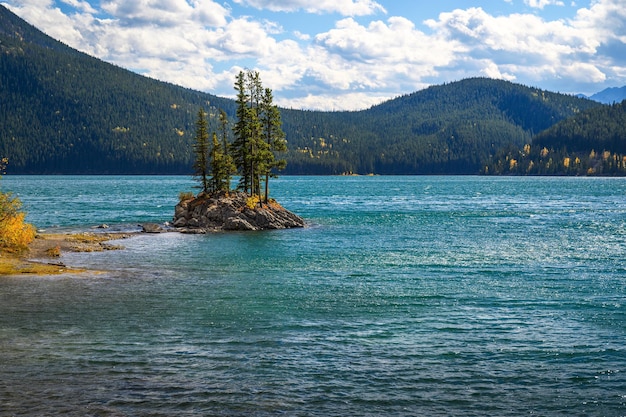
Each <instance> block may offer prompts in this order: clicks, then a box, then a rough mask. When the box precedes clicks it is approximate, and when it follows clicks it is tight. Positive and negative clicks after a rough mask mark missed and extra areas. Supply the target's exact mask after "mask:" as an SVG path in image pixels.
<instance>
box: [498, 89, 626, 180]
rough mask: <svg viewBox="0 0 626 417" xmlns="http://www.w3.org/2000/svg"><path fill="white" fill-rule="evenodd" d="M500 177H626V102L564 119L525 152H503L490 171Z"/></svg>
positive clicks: (519, 150)
mask: <svg viewBox="0 0 626 417" xmlns="http://www.w3.org/2000/svg"><path fill="white" fill-rule="evenodd" d="M489 170H491V173H498V174H523V175H528V174H534V175H626V100H624V101H623V102H622V103H620V104H613V105H611V106H601V107H595V108H592V109H589V110H586V111H584V112H581V113H579V114H577V115H576V116H574V117H571V118H568V119H566V120H563V121H561V122H559V123H557V124H556V125H554V126H552V127H550V128H548V129H546V130H544V131H543V132H541V133H539V134H538V135H537V136H535V137H534V138H533V141H532V144H529V145H527V146H525V147H524V148H522V149H509V150H507V151H502V152H500V153H499V155H497V156H496V157H495V158H494V159H493V160H492V161H491V162H490V163H489V164H487V171H489Z"/></svg>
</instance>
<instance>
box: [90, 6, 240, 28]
mask: <svg viewBox="0 0 626 417" xmlns="http://www.w3.org/2000/svg"><path fill="white" fill-rule="evenodd" d="M101 7H102V9H103V10H104V11H106V12H107V13H109V14H110V15H111V16H113V17H114V18H115V19H117V20H119V21H120V22H121V23H122V24H126V25H137V24H145V25H158V26H176V25H180V24H182V23H184V22H187V21H193V22H196V23H200V24H203V25H206V26H223V25H225V24H226V17H227V16H228V13H229V12H228V10H226V9H225V8H224V7H223V6H221V5H219V4H218V3H215V2H213V1H200V0H193V1H191V2H187V1H186V0H160V1H158V2H154V1H151V0H135V1H126V0H103V1H102V2H101Z"/></svg>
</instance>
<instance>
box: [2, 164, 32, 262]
mask: <svg viewBox="0 0 626 417" xmlns="http://www.w3.org/2000/svg"><path fill="white" fill-rule="evenodd" d="M6 162H7V161H6V159H2V160H0V170H3V169H4V166H6ZM21 207H22V202H21V201H20V200H19V199H18V198H17V197H13V195H12V194H11V193H6V192H2V191H0V250H5V251H9V252H18V251H21V250H24V249H26V248H27V247H28V244H29V243H30V242H32V241H33V239H34V238H35V228H34V227H33V226H32V225H30V224H28V223H25V222H24V218H25V216H26V215H25V214H24V212H22V211H20V208H21Z"/></svg>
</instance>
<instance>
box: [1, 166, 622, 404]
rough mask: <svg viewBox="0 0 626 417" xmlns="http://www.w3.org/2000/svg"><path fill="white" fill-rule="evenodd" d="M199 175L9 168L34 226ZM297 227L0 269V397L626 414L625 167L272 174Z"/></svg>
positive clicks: (167, 207)
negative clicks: (77, 270)
mask: <svg viewBox="0 0 626 417" xmlns="http://www.w3.org/2000/svg"><path fill="white" fill-rule="evenodd" d="M192 186H193V182H192V181H191V180H190V179H189V178H187V177H22V176H19V177H15V176H6V177H4V178H3V179H2V187H3V189H5V190H6V189H9V190H12V191H14V192H15V193H16V194H17V195H18V196H19V197H20V198H21V199H22V201H23V202H24V204H25V208H26V210H28V213H29V214H28V220H29V221H31V222H32V223H34V224H36V225H37V226H38V227H39V228H41V229H46V230H49V231H56V230H71V231H80V230H91V229H90V228H91V227H92V226H97V225H100V224H103V223H106V224H107V225H109V226H110V227H111V228H112V229H116V230H135V229H136V228H137V225H138V224H141V223H144V222H157V223H162V222H165V221H168V220H170V219H171V217H172V215H173V207H174V205H175V204H176V202H177V199H178V192H180V191H188V190H191V189H192ZM272 193H273V196H274V197H275V198H276V199H277V200H278V201H279V202H280V203H281V204H282V205H283V206H285V207H286V208H287V209H289V210H291V211H294V212H295V213H297V214H299V215H301V216H302V217H304V218H305V219H307V221H308V222H309V227H307V228H305V229H294V230H283V231H269V232H251V233H219V234H212V235H182V234H177V233H165V234H159V235H138V236H136V237H134V238H132V239H128V240H124V241H122V242H120V244H122V245H123V246H125V247H126V249H125V250H123V251H111V252H101V253H88V254H84V253H69V254H65V255H64V256H63V257H62V261H63V262H65V263H67V264H68V265H71V266H75V267H87V268H91V269H95V270H106V271H108V272H106V273H104V274H78V275H64V276H51V277H0V415H75V416H83V415H111V416H118V415H151V416H155V415H156V416H159V415H162V416H169V415H194V416H195V415H198V416H204V415H224V416H226V415H228V416H233V415H235V416H237V415H240V416H248V415H255V416H266V415H306V416H330V415H336V416H346V415H355V416H364V415H372V416H378V415H390V416H404V415H429V416H437V415H441V416H444V415H470V416H471V415H476V416H479V415H499V416H507V415H509V416H519V415H523V414H535V415H550V416H554V415H563V416H590V415H591V416H623V415H625V414H626V345H625V344H624V341H625V340H626V256H625V255H626V179H611V178H491V177H281V178H279V179H277V180H275V181H274V183H273V188H272Z"/></svg>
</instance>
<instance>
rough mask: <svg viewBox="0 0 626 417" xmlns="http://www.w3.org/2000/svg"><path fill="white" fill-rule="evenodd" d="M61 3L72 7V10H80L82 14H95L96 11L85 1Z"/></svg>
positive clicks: (70, 0)
mask: <svg viewBox="0 0 626 417" xmlns="http://www.w3.org/2000/svg"><path fill="white" fill-rule="evenodd" d="M62 1H63V3H65V4H67V5H69V6H72V7H73V8H75V9H77V10H81V11H83V12H84V13H90V14H95V13H97V11H96V9H94V8H93V7H91V4H89V3H87V2H86V1H80V0H62Z"/></svg>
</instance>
